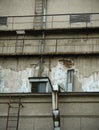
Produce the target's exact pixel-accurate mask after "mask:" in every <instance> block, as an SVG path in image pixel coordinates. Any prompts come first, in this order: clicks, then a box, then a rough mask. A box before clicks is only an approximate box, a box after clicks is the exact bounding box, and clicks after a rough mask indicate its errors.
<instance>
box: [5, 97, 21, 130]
mask: <svg viewBox="0 0 99 130" xmlns="http://www.w3.org/2000/svg"><path fill="white" fill-rule="evenodd" d="M8 105H9V106H8V116H7V124H6V130H18V126H19V115H20V107H21V106H22V103H21V99H20V98H16V97H13V98H12V97H10V101H9V103H8ZM22 107H23V106H22Z"/></svg>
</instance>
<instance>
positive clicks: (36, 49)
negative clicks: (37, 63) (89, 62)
mask: <svg viewBox="0 0 99 130" xmlns="http://www.w3.org/2000/svg"><path fill="white" fill-rule="evenodd" d="M20 40H22V44H21V43H20V44H19V45H16V44H17V43H16V39H0V54H1V55H2V54H13V55H16V54H22V55H24V54H33V55H35V54H36V55H40V54H75V53H82V54H85V53H99V49H98V48H99V37H74V38H73V37H67V38H46V39H45V44H44V52H41V46H42V45H41V41H42V39H40V38H39V39H32V38H30V39H24V42H23V39H20Z"/></svg>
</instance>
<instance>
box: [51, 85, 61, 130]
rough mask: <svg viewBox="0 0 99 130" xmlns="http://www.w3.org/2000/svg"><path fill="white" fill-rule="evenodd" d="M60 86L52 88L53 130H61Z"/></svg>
mask: <svg viewBox="0 0 99 130" xmlns="http://www.w3.org/2000/svg"><path fill="white" fill-rule="evenodd" d="M58 93H59V86H58V85H53V86H52V114H53V128H54V129H53V130H60V129H61V128H60V111H59V108H58Z"/></svg>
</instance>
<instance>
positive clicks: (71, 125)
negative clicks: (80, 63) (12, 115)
mask: <svg viewBox="0 0 99 130" xmlns="http://www.w3.org/2000/svg"><path fill="white" fill-rule="evenodd" d="M89 95H90V96H89ZM89 95H88V94H81V93H79V94H73V95H72V94H70V95H60V96H59V109H60V119H61V129H62V130H98V129H99V123H98V122H99V111H98V108H99V94H95V95H94V94H89ZM96 95H97V96H96ZM9 96H10V95H9ZM9 96H8V97H7V95H6V97H5V96H3V97H0V130H4V129H5V128H6V121H7V113H8V104H7V102H9ZM20 97H21V101H22V104H23V106H24V107H23V108H21V110H20V118H19V130H27V129H33V130H52V129H53V118H52V106H51V105H52V103H51V96H50V95H49V96H47V95H34V96H33V95H32V96H29V95H25V96H22V95H20Z"/></svg>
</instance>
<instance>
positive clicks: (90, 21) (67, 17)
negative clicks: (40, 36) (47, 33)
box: [0, 13, 99, 30]
mask: <svg viewBox="0 0 99 130" xmlns="http://www.w3.org/2000/svg"><path fill="white" fill-rule="evenodd" d="M44 16H45V17H46V29H56V28H57V29H58V28H88V27H91V28H92V27H99V13H78V14H49V15H37V16H36V15H28V16H4V17H7V24H5V25H0V30H20V29H21V30H24V29H25V30H27V29H35V26H34V25H35V20H34V19H35V17H44ZM86 16H88V18H87V17H86ZM2 17H3V16H2ZM72 17H73V18H72ZM79 18H80V20H78V21H77V19H79ZM71 20H72V21H71ZM42 24H43V23H42ZM39 29H42V28H39Z"/></svg>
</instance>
